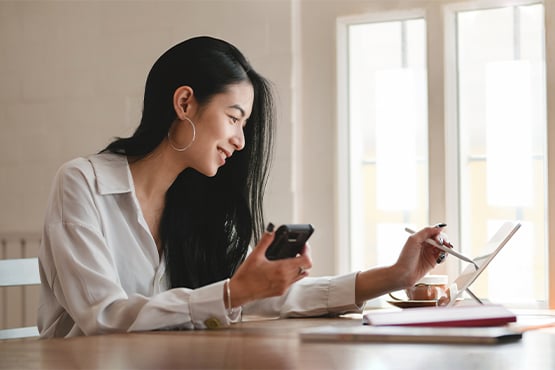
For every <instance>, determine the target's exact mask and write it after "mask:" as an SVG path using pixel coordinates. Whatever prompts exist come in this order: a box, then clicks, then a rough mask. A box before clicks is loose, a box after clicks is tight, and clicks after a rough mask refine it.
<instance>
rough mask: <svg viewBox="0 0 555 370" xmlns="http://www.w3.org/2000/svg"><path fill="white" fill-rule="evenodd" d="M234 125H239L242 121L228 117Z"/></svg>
mask: <svg viewBox="0 0 555 370" xmlns="http://www.w3.org/2000/svg"><path fill="white" fill-rule="evenodd" d="M228 117H229V119H230V120H231V122H232V123H233V124H237V123H239V121H240V119H239V118H237V117H234V116H228Z"/></svg>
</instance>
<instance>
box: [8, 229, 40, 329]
mask: <svg viewBox="0 0 555 370" xmlns="http://www.w3.org/2000/svg"><path fill="white" fill-rule="evenodd" d="M40 238H41V235H40V233H13V232H11V233H0V259H11V258H27V257H37V255H38V250H39V245H40ZM39 291H40V287H39V286H38V285H37V286H24V287H0V329H8V328H15V327H22V326H35V325H36V322H37V309H38V303H39Z"/></svg>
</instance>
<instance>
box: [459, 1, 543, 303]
mask: <svg viewBox="0 0 555 370" xmlns="http://www.w3.org/2000/svg"><path fill="white" fill-rule="evenodd" d="M543 32H544V31H543V7H542V6H541V5H529V6H518V7H505V8H498V9H487V10H478V11H466V12H459V13H458V14H457V35H458V40H457V45H458V50H457V52H458V61H457V62H458V73H459V75H458V86H459V91H458V96H459V135H460V136H459V140H460V142H459V147H460V157H459V160H460V162H459V170H460V176H461V177H460V180H461V184H460V187H461V189H460V191H461V202H460V204H461V208H460V209H461V244H462V245H461V247H462V248H463V251H464V252H465V253H466V254H469V255H478V254H479V253H480V248H481V247H482V246H484V244H485V241H486V240H487V239H489V237H490V236H491V235H492V234H493V233H494V232H495V231H496V230H497V227H498V226H499V225H500V223H502V222H503V221H504V220H521V221H522V224H523V227H521V229H520V230H519V231H518V232H517V234H515V236H514V238H513V239H512V240H511V241H510V242H509V243H508V244H507V246H506V247H505V248H504V249H503V250H502V251H501V253H500V254H499V256H498V257H497V258H496V259H495V260H494V262H492V265H491V266H490V267H488V269H487V270H486V271H487V272H488V273H487V274H486V275H485V276H482V277H480V279H479V280H478V281H477V282H476V283H475V285H474V286H473V289H472V290H473V292H474V293H475V294H476V295H477V296H479V297H486V298H489V299H492V300H494V301H496V302H504V303H511V304H520V305H528V304H531V305H534V304H536V302H537V301H545V300H546V297H547V293H546V292H547V287H546V283H547V270H546V263H545V261H546V250H547V248H546V229H545V227H546V213H545V212H546V186H545V181H546V178H545V166H546V161H545V153H546V148H545V137H546V117H545V103H546V102H545V74H544V69H545V67H544V50H543ZM515 272H518V273H515ZM515 292H518V295H517V296H515ZM515 300H517V301H518V302H515Z"/></svg>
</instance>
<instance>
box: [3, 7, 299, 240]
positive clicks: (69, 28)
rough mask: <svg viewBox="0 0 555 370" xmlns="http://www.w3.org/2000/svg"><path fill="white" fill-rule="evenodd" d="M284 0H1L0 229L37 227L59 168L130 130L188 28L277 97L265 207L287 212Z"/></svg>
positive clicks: (287, 30)
mask: <svg viewBox="0 0 555 370" xmlns="http://www.w3.org/2000/svg"><path fill="white" fill-rule="evenodd" d="M291 9H292V8H291V1H289V0H272V1H254V0H251V1H225V0H222V1H200V0H197V1H84V2H76V1H1V2H0V66H1V68H0V130H1V131H0V132H1V135H0V189H1V191H0V209H1V210H0V232H6V231H35V230H39V229H40V228H41V225H42V221H43V212H44V208H45V205H46V202H47V197H48V193H49V190H50V182H51V179H52V177H53V175H54V173H55V171H56V169H57V168H58V167H59V166H60V165H61V164H62V163H63V162H65V161H67V160H69V159H71V158H73V157H76V156H80V155H86V154H88V153H93V152H96V151H98V150H100V149H101V148H103V147H104V146H105V145H106V144H107V143H108V142H109V141H110V140H111V138H113V137H114V136H126V135H129V134H131V133H132V131H133V129H134V128H135V127H136V125H137V123H138V121H139V118H140V110H141V104H142V93H143V87H144V82H145V78H146V75H147V73H148V71H149V69H150V67H151V65H152V64H153V63H154V61H155V60H156V58H157V57H158V56H159V55H160V54H161V53H162V52H163V51H165V50H166V49H167V48H169V47H170V46H172V45H173V44H175V43H177V42H179V41H182V40H184V39H186V38H189V37H192V36H196V35H201V34H205V35H211V36H215V37H221V38H224V39H226V40H228V41H230V42H232V43H234V44H235V45H236V46H238V47H239V48H240V49H241V50H242V51H243V52H244V53H245V54H246V55H247V57H248V58H249V59H250V60H251V62H252V63H253V65H254V66H255V68H256V69H257V70H258V71H259V72H261V73H262V74H263V75H265V76H266V77H267V78H269V79H270V80H272V81H273V82H274V84H275V87H276V91H277V94H278V112H279V127H278V144H277V148H278V149H277V153H276V160H275V162H274V170H273V173H272V178H271V183H270V189H269V197H268V202H267V205H268V206H267V208H268V217H269V218H270V219H272V220H274V222H276V223H277V222H286V221H289V220H291V218H292V206H291V204H292V200H291V198H292V197H291V175H290V173H291V155H290V153H291V152H292V150H291V139H290V136H291V103H290V99H291V95H292V93H291V87H292V84H291V73H292V55H291V53H292V47H291V43H292V42H291V39H292V37H291V27H292V23H291V22H292V20H291V12H292V10H291Z"/></svg>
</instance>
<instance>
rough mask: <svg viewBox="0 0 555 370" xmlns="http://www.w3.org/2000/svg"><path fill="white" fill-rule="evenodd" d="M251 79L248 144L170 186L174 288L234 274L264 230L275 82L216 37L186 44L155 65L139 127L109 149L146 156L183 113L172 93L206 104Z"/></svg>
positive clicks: (166, 242)
mask: <svg viewBox="0 0 555 370" xmlns="http://www.w3.org/2000/svg"><path fill="white" fill-rule="evenodd" d="M243 81H248V82H250V83H251V84H252V86H253V89H254V102H253V108H252V112H251V116H250V117H249V119H248V123H247V125H246V126H245V128H244V135H245V147H244V149H243V150H241V151H238V152H235V153H234V155H233V156H232V157H230V158H229V159H228V160H227V161H226V164H225V165H224V166H223V167H221V168H220V169H219V170H218V173H217V174H216V175H215V176H213V177H207V176H205V175H202V174H201V173H199V172H197V171H195V170H193V169H191V168H188V169H185V170H184V171H183V172H181V173H180V174H179V175H178V177H177V178H176V180H175V181H174V183H173V184H172V186H171V187H170V188H169V189H168V191H167V193H166V199H165V207H164V211H163V214H162V218H161V220H160V229H159V233H160V238H161V242H162V245H163V249H164V255H165V259H166V265H167V270H168V277H169V280H170V286H171V287H172V288H174V287H187V288H198V287H201V286H204V285H207V284H210V283H213V282H216V281H220V280H223V279H225V278H227V277H230V276H231V275H232V274H233V272H234V271H235V270H236V268H237V267H238V266H239V264H240V263H241V262H242V261H243V260H244V259H245V256H246V253H247V250H248V246H249V244H250V243H251V242H254V243H256V242H257V241H258V240H259V238H260V236H261V232H262V230H263V228H264V214H263V195H264V189H265V186H266V182H267V178H268V171H269V166H270V160H271V155H272V150H273V140H272V138H273V130H274V126H273V121H274V115H275V114H274V106H273V98H272V92H271V86H270V84H269V82H268V81H267V80H265V79H264V78H263V77H262V76H260V75H259V74H258V73H256V72H255V71H254V70H253V69H252V67H251V65H250V64H249V62H248V61H247V60H246V58H245V57H244V56H243V55H242V54H241V52H240V51H239V50H238V49H237V48H235V47H234V46H233V45H231V44H229V43H227V42H225V41H223V40H219V39H215V38H212V37H206V36H204V37H195V38H192V39H189V40H186V41H183V42H181V43H179V44H177V45H175V46H173V47H172V48H170V49H169V50H167V51H166V52H165V53H164V54H162V56H161V57H160V58H159V59H158V60H157V61H156V62H155V63H154V65H153V67H152V69H151V70H150V72H149V74H148V77H147V81H146V86H145V95H144V103H143V115H142V119H141V122H140V125H139V127H138V128H137V130H136V131H135V132H134V134H133V135H132V136H131V137H128V138H118V139H116V140H115V141H113V142H112V143H111V144H109V145H108V146H107V147H106V148H105V149H104V151H109V152H113V153H117V154H121V155H127V156H130V157H136V158H142V157H144V156H146V155H148V154H149V153H151V152H152V151H153V150H154V149H155V148H156V147H157V146H158V145H159V144H160V143H161V142H162V141H163V140H164V138H165V137H166V135H167V133H168V130H169V129H170V126H171V124H172V123H173V122H174V121H175V120H176V118H177V116H176V113H175V111H174V107H173V94H174V92H175V90H176V89H177V88H178V87H180V86H184V85H187V86H190V87H191V88H192V89H193V91H194V94H195V98H196V100H197V101H198V103H199V104H200V106H201V107H202V106H203V105H204V104H206V103H208V102H209V101H210V99H211V98H212V97H213V96H214V95H216V94H219V93H223V92H225V91H226V88H227V87H228V86H229V85H232V84H236V83H240V82H243Z"/></svg>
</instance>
